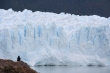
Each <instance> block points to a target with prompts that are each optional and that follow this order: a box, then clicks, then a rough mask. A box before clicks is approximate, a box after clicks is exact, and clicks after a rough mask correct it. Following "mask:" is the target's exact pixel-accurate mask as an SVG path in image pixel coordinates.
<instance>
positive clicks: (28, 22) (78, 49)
mask: <svg viewBox="0 0 110 73" xmlns="http://www.w3.org/2000/svg"><path fill="white" fill-rule="evenodd" d="M18 55H20V56H21V59H22V60H23V61H25V62H27V63H28V64H30V65H31V66H36V65H102V66H109V65H110V18H104V17H100V16H96V15H93V16H78V15H74V14H72V15H71V14H65V13H60V14H55V13H49V12H39V11H36V12H32V11H30V10H24V11H23V12H20V11H18V12H14V11H13V10H12V9H9V10H3V9H0V58H3V59H12V60H14V61H16V58H17V56H18Z"/></svg>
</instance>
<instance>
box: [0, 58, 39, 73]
mask: <svg viewBox="0 0 110 73" xmlns="http://www.w3.org/2000/svg"><path fill="white" fill-rule="evenodd" d="M0 73H38V72H36V71H34V70H33V69H31V68H30V67H29V65H27V64H26V63H24V62H23V61H17V62H14V61H12V60H3V59H0Z"/></svg>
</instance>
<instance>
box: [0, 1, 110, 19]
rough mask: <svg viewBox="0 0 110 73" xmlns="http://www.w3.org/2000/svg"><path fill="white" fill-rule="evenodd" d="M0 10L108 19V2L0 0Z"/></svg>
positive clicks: (109, 6) (109, 2)
mask: <svg viewBox="0 0 110 73" xmlns="http://www.w3.org/2000/svg"><path fill="white" fill-rule="evenodd" d="M0 8H1V9H9V8H12V9H14V10H15V11H19V10H21V11H22V10H24V9H29V10H32V11H43V12H54V13H61V12H65V13H72V14H76V15H94V14H95V15H100V16H104V17H110V0H0Z"/></svg>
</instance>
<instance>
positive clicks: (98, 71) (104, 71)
mask: <svg viewBox="0 0 110 73" xmlns="http://www.w3.org/2000/svg"><path fill="white" fill-rule="evenodd" d="M31 68H33V69H34V70H36V71H37V72H39V73H110V67H95V66H92V67H88V66H78V67H74V66H37V67H31Z"/></svg>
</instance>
